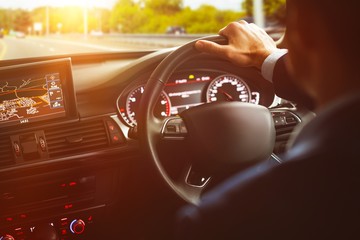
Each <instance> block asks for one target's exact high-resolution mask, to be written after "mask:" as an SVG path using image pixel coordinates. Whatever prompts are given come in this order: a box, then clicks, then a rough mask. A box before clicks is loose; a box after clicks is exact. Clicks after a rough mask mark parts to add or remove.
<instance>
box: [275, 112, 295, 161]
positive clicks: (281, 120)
mask: <svg viewBox="0 0 360 240" xmlns="http://www.w3.org/2000/svg"><path fill="white" fill-rule="evenodd" d="M272 115H273V119H274V123H275V130H276V143H275V148H274V153H275V154H281V153H283V152H284V151H285V149H286V145H287V143H288V141H289V139H290V137H291V134H292V133H293V131H294V128H295V127H296V126H297V125H298V124H299V123H300V118H299V117H298V116H296V115H295V114H294V113H292V112H289V111H279V112H272Z"/></svg>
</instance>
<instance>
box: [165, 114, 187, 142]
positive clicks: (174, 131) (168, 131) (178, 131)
mask: <svg viewBox="0 0 360 240" xmlns="http://www.w3.org/2000/svg"><path fill="white" fill-rule="evenodd" d="M186 134H187V129H186V126H185V123H184V121H183V120H182V119H181V118H175V119H170V120H169V121H168V122H167V123H166V125H165V127H164V136H165V137H184V136H185V135H186Z"/></svg>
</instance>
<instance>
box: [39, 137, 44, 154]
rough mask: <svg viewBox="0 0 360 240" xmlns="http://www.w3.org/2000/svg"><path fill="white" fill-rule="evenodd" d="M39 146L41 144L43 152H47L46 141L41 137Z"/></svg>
mask: <svg viewBox="0 0 360 240" xmlns="http://www.w3.org/2000/svg"><path fill="white" fill-rule="evenodd" d="M39 144H40V148H41V151H43V152H45V151H46V141H45V139H44V138H43V137H39Z"/></svg>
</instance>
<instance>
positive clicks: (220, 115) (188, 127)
mask: <svg viewBox="0 0 360 240" xmlns="http://www.w3.org/2000/svg"><path fill="white" fill-rule="evenodd" d="M203 39H205V40H209V41H213V42H216V43H218V44H221V45H225V44H227V42H228V41H227V39H226V38H224V37H221V36H211V37H207V38H203ZM195 42H196V41H193V42H190V43H188V44H186V45H183V46H181V47H179V48H178V49H176V50H175V51H173V52H172V53H170V54H169V55H168V56H167V57H166V58H165V59H164V60H163V61H162V62H161V63H160V64H159V65H158V66H157V68H156V69H155V70H154V72H153V73H152V75H151V77H150V79H149V80H148V82H147V85H146V87H145V91H144V93H143V96H142V99H141V105H140V110H139V113H140V114H139V124H138V128H139V136H140V142H141V145H142V148H143V149H144V150H145V152H146V153H147V154H148V156H149V158H151V160H152V161H153V163H154V164H155V167H156V169H157V170H158V172H159V173H160V175H161V177H162V178H163V180H164V181H165V182H166V184H167V185H168V186H169V187H170V188H171V189H172V190H173V191H174V192H175V193H176V194H177V195H178V196H180V197H181V198H182V199H184V200H185V201H186V202H188V203H192V204H198V203H199V201H200V198H201V195H202V193H203V191H204V189H205V187H206V185H207V183H208V181H209V178H208V177H206V178H201V179H200V180H199V181H198V182H197V183H196V184H194V183H192V182H189V175H190V173H191V171H192V169H191V166H188V168H187V169H185V170H184V171H183V174H182V176H181V177H180V180H174V179H172V178H171V177H170V176H169V174H168V173H167V171H166V169H165V168H164V166H163V164H162V163H161V161H160V159H159V153H158V150H157V144H158V143H159V142H160V141H163V140H171V141H173V140H183V139H187V140H188V141H192V142H193V143H194V144H198V145H199V147H198V148H197V149H198V150H197V151H198V152H199V153H200V154H202V153H204V154H205V155H206V157H204V158H203V159H206V161H207V160H208V159H209V158H213V159H214V160H211V163H210V162H202V163H201V164H202V165H204V166H205V165H206V166H212V170H214V169H218V168H221V166H222V165H227V167H232V166H235V165H236V164H244V163H245V164H248V163H251V164H252V163H256V162H259V161H261V160H265V159H268V157H269V156H270V155H271V153H272V150H273V146H274V141H275V130H274V124H273V119H272V117H271V114H270V112H269V110H268V109H267V108H265V107H263V106H258V105H254V104H244V103H240V102H227V103H215V104H213V103H210V104H203V105H201V106H199V107H195V108H191V109H189V110H186V111H184V112H183V113H181V114H180V116H173V117H169V118H166V119H159V118H157V117H155V116H154V114H153V109H154V107H155V104H156V102H157V100H158V98H159V96H160V94H161V92H162V90H163V89H164V87H165V84H166V82H167V81H168V79H169V77H170V76H171V74H172V73H173V72H174V71H175V70H176V69H177V67H179V66H180V65H181V64H183V63H184V62H186V61H188V60H190V59H191V58H194V57H195V56H198V55H199V54H200V53H199V52H198V51H197V50H196V49H195V47H194V44H195ZM211 126H218V130H217V129H214V130H211V131H209V127H211ZM210 139H211V140H210ZM201 164H200V165H201Z"/></svg>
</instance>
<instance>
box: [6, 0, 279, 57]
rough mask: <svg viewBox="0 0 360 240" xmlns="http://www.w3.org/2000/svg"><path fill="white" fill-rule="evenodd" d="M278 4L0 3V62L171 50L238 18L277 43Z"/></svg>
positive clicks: (203, 0) (198, 0) (168, 0)
mask: <svg viewBox="0 0 360 240" xmlns="http://www.w3.org/2000/svg"><path fill="white" fill-rule="evenodd" d="M254 3H255V4H254ZM258 3H260V6H261V7H260V8H261V9H263V13H264V14H260V15H259V16H260V17H257V15H256V11H255V10H256V8H259V7H258V5H257V4H258ZM284 4H285V0H264V1H263V0H254V1H253V0H219V1H217V0H216V1H212V0H211V1H209V0H102V1H96V0H75V1H74V0H61V1H54V0H39V1H28V0H12V1H0V59H16V58H25V57H38V56H49V55H64V54H76V53H95V52H119V51H121V52H123V51H139V50H154V49H160V48H166V47H174V46H178V45H181V44H184V43H186V42H188V41H190V40H193V39H196V38H199V37H202V36H207V35H210V34H216V33H217V32H218V30H219V29H220V28H222V27H224V26H226V25H227V24H228V23H229V22H232V21H238V20H240V19H245V20H246V21H248V22H254V21H255V22H256V23H258V24H260V25H262V26H263V27H264V28H265V29H266V30H267V31H268V32H269V33H270V34H271V35H272V36H273V37H274V38H275V39H277V38H279V36H281V34H282V33H283V31H284V16H285V10H284ZM254 16H255V17H254ZM262 19H263V21H262Z"/></svg>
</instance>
